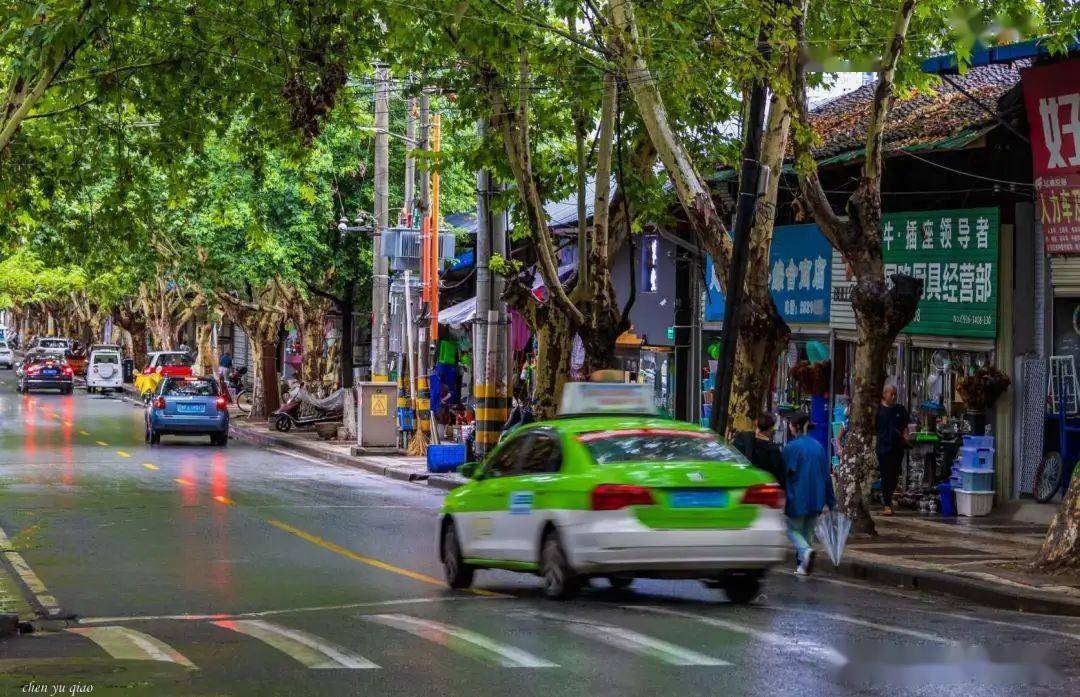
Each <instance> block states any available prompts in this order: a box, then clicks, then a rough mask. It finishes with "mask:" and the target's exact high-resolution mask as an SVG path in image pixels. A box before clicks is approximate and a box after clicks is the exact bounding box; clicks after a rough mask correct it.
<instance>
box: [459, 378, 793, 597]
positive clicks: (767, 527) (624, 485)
mask: <svg viewBox="0 0 1080 697" xmlns="http://www.w3.org/2000/svg"><path fill="white" fill-rule="evenodd" d="M644 387H645V386H639V385H622V384H612V383H572V384H570V385H567V391H566V393H564V397H563V410H562V412H561V413H560V416H559V417H558V418H556V419H553V420H551V421H544V422H539V423H534V424H529V425H527V426H521V427H519V428H517V429H516V430H514V431H512V432H511V433H510V434H508V435H507V436H506V437H504V438H503V440H502V441H501V442H500V443H499V445H498V446H497V447H496V448H495V449H494V450H493V451H492V452H491V453H490V455H489V456H488V457H487V459H485V460H484V461H483V462H482V463H468V464H467V465H465V466H464V467H463V468H462V473H463V474H465V476H467V477H469V479H470V480H471V481H469V482H468V483H467V484H465V485H463V486H460V487H458V488H457V489H455V490H453V491H452V492H450V494H449V495H448V496H447V498H446V500H445V502H444V504H443V508H442V513H441V516H440V524H439V554H440V558H441V560H442V563H443V567H444V570H445V573H446V579H447V582H448V583H449V585H450V586H451V587H453V588H465V587H468V586H469V585H470V584H471V583H472V580H473V575H474V572H475V571H476V570H477V569H482V568H488V569H510V570H515V571H523V572H530V573H535V574H538V575H540V577H541V578H542V581H543V587H544V593H545V594H546V595H547V596H548V597H551V598H560V599H561V598H567V597H570V596H572V595H573V594H574V593H575V592H576V591H577V590H578V589H579V588H580V587H581V585H582V584H583V583H584V582H585V581H586V580H587V579H589V578H591V577H598V576H603V577H606V578H607V579H608V580H609V582H610V583H611V585H612V586H614V587H617V588H625V587H628V586H629V585H630V584H631V583H633V580H634V579H635V578H638V577H648V578H693V579H700V580H702V581H704V582H706V584H708V585H710V586H711V587H716V588H721V589H723V590H724V591H725V592H726V593H727V595H728V597H729V599H730V600H732V601H734V602H749V601H751V600H753V598H754V597H755V596H756V595H757V594H758V591H759V589H760V584H761V580H762V577H763V576H764V573H765V571H766V570H767V569H768V568H769V567H771V566H774V565H776V564H778V563H780V562H782V561H783V560H784V559H785V558H786V555H787V542H786V538H785V534H784V520H783V515H782V509H783V505H784V495H783V491H782V490H781V489H780V487H779V486H778V485H777V484H776V482H775V481H774V480H773V478H772V476H771V475H770V474H768V473H767V472H764V471H762V470H759V469H756V468H754V467H753V466H751V465H750V464H749V463H748V462H747V461H746V459H745V458H743V457H742V455H741V454H739V453H738V452H737V451H736V450H734V449H733V448H731V447H730V446H728V445H727V444H726V443H724V442H723V441H722V440H721V439H720V438H718V437H717V435H716V434H715V433H713V432H712V431H709V430H707V429H704V428H701V427H699V426H695V425H693V424H689V423H684V422H680V421H674V420H671V419H666V418H661V417H658V416H656V415H655V414H654V413H648V412H650V411H652V410H651V404H652V397H651V394H650V393H649V392H648V391H643V390H642V389H640V388H644ZM628 405H629V406H628ZM565 412H573V413H565Z"/></svg>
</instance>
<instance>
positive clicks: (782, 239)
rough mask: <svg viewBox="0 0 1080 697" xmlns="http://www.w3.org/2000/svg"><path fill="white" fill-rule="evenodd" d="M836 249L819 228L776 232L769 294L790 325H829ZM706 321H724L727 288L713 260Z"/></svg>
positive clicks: (707, 264) (708, 267)
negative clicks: (816, 323) (833, 261)
mask: <svg viewBox="0 0 1080 697" xmlns="http://www.w3.org/2000/svg"><path fill="white" fill-rule="evenodd" d="M831 259H832V249H831V248H830V247H829V243H828V242H827V241H825V238H824V237H823V236H822V235H821V232H820V231H819V230H818V227H817V225H783V226H780V227H777V228H774V229H773V241H772V247H771V248H770V250H769V290H770V291H771V293H772V297H773V302H774V303H776V309H777V310H779V311H780V315H781V316H782V317H783V318H784V319H785V320H786V321H788V322H795V323H808V322H828V321H829V287H830V285H831V283H830V281H831V279H830V276H831V272H832V270H831V267H830V260H831ZM705 279H706V288H705V291H706V302H705V321H707V322H719V321H722V320H723V319H724V290H725V289H724V288H722V287H721V285H720V280H719V278H718V277H717V274H716V271H715V269H714V268H713V262H712V258H711V257H707V258H706V261H705Z"/></svg>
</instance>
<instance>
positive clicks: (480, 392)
mask: <svg viewBox="0 0 1080 697" xmlns="http://www.w3.org/2000/svg"><path fill="white" fill-rule="evenodd" d="M500 329H501V325H500V323H499V312H498V311H497V310H489V311H488V316H487V336H486V342H487V346H486V347H485V348H486V352H487V359H486V360H485V361H484V367H485V374H484V375H479V374H478V375H476V376H475V378H474V379H475V380H476V385H475V386H474V387H473V397H474V398H475V401H476V424H475V428H476V440H475V451H476V456H477V458H481V457H483V456H484V455H486V454H487V453H488V452H490V451H491V449H492V448H493V447H495V444H496V443H498V442H499V435H500V434H501V433H502V427H503V425H504V424H505V423H506V419H507V418H508V417H509V416H510V399H509V398H508V397H507V389H506V380H505V377H504V376H503V371H502V370H500V358H501V357H500V356H499V332H500ZM480 348H481V347H479V346H474V347H473V350H474V351H478V350H480Z"/></svg>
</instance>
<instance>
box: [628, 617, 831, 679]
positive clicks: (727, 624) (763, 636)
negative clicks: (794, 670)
mask: <svg viewBox="0 0 1080 697" xmlns="http://www.w3.org/2000/svg"><path fill="white" fill-rule="evenodd" d="M622 607H623V609H624V610H640V611H642V612H652V613H655V614H658V615H670V616H672V617H684V618H686V619H690V620H695V621H697V622H700V623H702V624H707V625H709V626H711V627H719V628H720V629H726V630H728V631H730V632H735V633H737V634H745V635H746V636H749V637H753V638H754V639H757V640H758V641H760V642H762V643H765V644H769V645H771V646H775V647H777V648H780V649H785V650H790V651H794V652H796V653H799V654H804V655H806V656H807V657H811V658H813V659H814V660H819V659H820V660H822V661H825V662H826V663H830V664H832V665H834V666H843V665H845V664H846V663H847V662H848V660H847V658H845V657H844V655H843V654H842V653H840V652H839V651H837V650H836V649H834V648H831V647H829V646H825V645H823V644H819V643H817V642H815V641H810V640H806V639H803V638H801V637H794V636H786V635H783V634H777V633H775V632H770V631H766V630H764V629H757V628H756V627H751V626H749V625H746V624H742V623H741V622H733V621H731V620H723V619H720V618H718V617H709V616H706V615H695V614H693V613H690V612H680V611H679V610H670V609H668V608H663V607H654V606H650V605H623V606H622Z"/></svg>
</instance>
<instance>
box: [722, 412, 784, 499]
mask: <svg viewBox="0 0 1080 697" xmlns="http://www.w3.org/2000/svg"><path fill="white" fill-rule="evenodd" d="M754 425H755V426H756V427H757V428H756V430H754V431H752V432H751V431H740V432H739V433H737V434H736V435H735V438H734V439H733V440H732V441H731V444H732V445H734V446H735V448H736V449H737V450H738V451H739V452H741V453H742V454H743V455H745V456H746V459H747V460H749V461H750V464H752V465H753V466H754V467H757V468H758V469H762V470H765V471H766V472H768V473H769V474H771V475H772V476H773V477H775V478H776V481H777V483H778V484H779V485H780V487H781V488H784V487H785V486H786V485H787V472H786V471H785V470H784V459H783V457H782V456H781V454H780V446H779V445H777V444H776V443H775V442H773V436H774V435H775V433H776V417H774V416H773V415H772V414H769V413H767V412H766V413H763V414H762V415H761V416H759V417H758V418H757V421H756V422H755V424H754Z"/></svg>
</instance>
